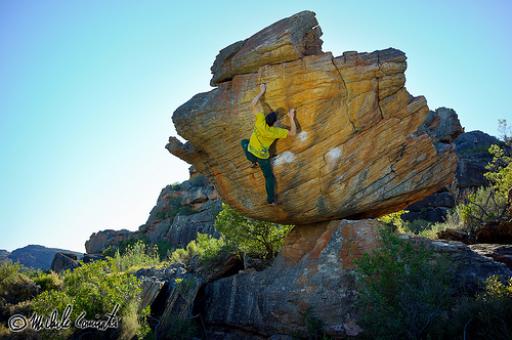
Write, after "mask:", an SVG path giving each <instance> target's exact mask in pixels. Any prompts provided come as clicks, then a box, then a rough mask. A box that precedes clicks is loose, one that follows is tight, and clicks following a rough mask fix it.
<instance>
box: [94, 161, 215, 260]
mask: <svg viewBox="0 0 512 340" xmlns="http://www.w3.org/2000/svg"><path fill="white" fill-rule="evenodd" d="M189 170H190V179H189V180H187V181H184V182H182V183H179V184H171V185H167V186H166V187H165V188H163V189H162V191H161V192H160V195H159V196H158V199H157V203H156V205H155V206H154V207H153V209H151V212H150V213H149V217H148V220H147V221H146V223H144V224H143V225H141V226H140V227H139V229H138V230H137V231H129V230H126V229H122V230H112V229H107V230H102V231H99V232H96V233H93V234H92V235H91V236H90V238H89V240H87V241H86V242H85V249H86V251H87V253H89V254H97V253H101V252H102V251H103V250H105V249H106V248H108V247H113V248H116V247H118V246H119V245H121V244H123V243H124V242H127V241H130V240H134V239H142V240H145V241H148V242H150V243H159V242H167V243H168V245H169V247H170V248H171V249H175V248H183V247H185V246H186V245H187V244H188V243H189V242H190V241H192V240H194V239H195V238H196V235H197V233H198V232H199V233H206V234H210V235H215V236H218V232H217V231H216V230H215V228H214V223H215V216H217V213H218V212H219V211H220V209H221V201H220V199H219V197H218V195H217V191H216V190H215V188H214V187H213V185H212V184H211V183H209V182H208V179H207V178H206V177H205V176H203V175H201V174H199V173H198V172H197V171H196V170H195V169H194V168H193V167H191V168H190V169H189Z"/></svg>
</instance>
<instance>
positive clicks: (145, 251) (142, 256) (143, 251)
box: [113, 240, 160, 271]
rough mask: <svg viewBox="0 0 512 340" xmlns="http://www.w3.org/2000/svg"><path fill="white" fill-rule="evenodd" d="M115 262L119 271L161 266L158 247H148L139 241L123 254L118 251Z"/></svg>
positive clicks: (130, 245)
mask: <svg viewBox="0 0 512 340" xmlns="http://www.w3.org/2000/svg"><path fill="white" fill-rule="evenodd" d="M113 260H114V262H115V264H116V267H117V268H118V270H119V271H126V270H132V271H133V270H135V269H139V268H141V267H150V266H156V265H158V264H160V255H159V253H158V246H156V245H148V244H146V243H145V242H143V241H141V240H138V241H136V242H135V243H132V244H129V245H128V246H126V248H125V249H124V252H123V253H121V252H120V251H119V250H117V251H116V253H115V255H114V257H113Z"/></svg>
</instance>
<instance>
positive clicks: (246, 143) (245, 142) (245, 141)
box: [240, 139, 258, 168]
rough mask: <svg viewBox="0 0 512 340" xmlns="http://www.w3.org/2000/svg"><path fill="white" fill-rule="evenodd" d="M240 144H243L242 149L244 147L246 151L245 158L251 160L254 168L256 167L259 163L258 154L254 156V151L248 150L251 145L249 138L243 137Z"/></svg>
mask: <svg viewBox="0 0 512 340" xmlns="http://www.w3.org/2000/svg"><path fill="white" fill-rule="evenodd" d="M240 144H241V145H242V149H244V153H245V158H247V159H248V160H249V162H251V163H252V166H251V167H252V168H254V167H256V165H257V164H258V163H257V161H258V158H257V157H256V156H254V155H253V154H252V153H250V152H249V150H247V147H248V146H249V140H248V139H242V140H241V141H240Z"/></svg>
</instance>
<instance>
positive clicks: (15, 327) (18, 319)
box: [7, 314, 28, 332]
mask: <svg viewBox="0 0 512 340" xmlns="http://www.w3.org/2000/svg"><path fill="white" fill-rule="evenodd" d="M7 324H8V325H9V329H10V330H11V332H21V331H23V330H24V329H25V328H27V326H28V320H27V318H26V317H25V316H23V315H21V314H14V315H13V316H11V317H10V318H9V320H8V321H7Z"/></svg>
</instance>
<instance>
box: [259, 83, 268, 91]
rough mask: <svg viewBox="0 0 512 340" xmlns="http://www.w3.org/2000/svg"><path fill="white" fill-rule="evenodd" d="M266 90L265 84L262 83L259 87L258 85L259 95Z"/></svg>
mask: <svg viewBox="0 0 512 340" xmlns="http://www.w3.org/2000/svg"><path fill="white" fill-rule="evenodd" d="M266 89H267V85H266V84H264V83H263V84H261V85H260V91H261V93H265V90H266Z"/></svg>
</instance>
